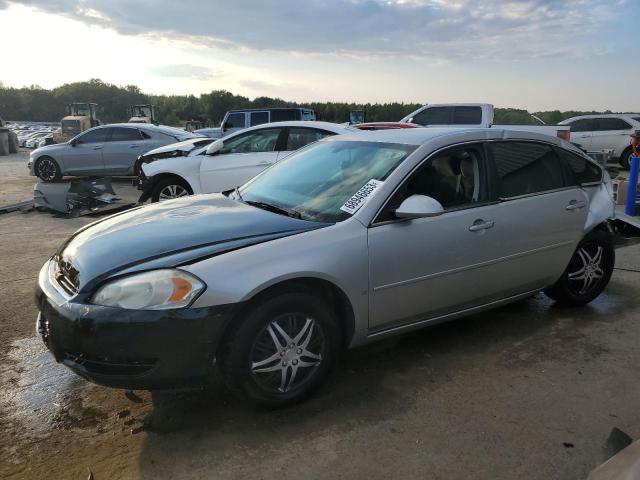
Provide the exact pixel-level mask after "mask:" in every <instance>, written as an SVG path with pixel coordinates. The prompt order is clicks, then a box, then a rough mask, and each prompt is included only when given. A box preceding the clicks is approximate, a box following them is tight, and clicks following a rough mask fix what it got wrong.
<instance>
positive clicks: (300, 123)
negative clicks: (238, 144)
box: [222, 120, 359, 140]
mask: <svg viewBox="0 0 640 480" xmlns="http://www.w3.org/2000/svg"><path fill="white" fill-rule="evenodd" d="M274 127H303V128H320V129H323V130H328V131H330V132H333V133H338V134H348V133H355V132H358V131H359V130H357V129H355V128H352V127H349V126H346V125H340V124H339V123H331V122H320V121H313V120H309V121H305V120H291V121H286V122H271V123H263V124H261V125H256V126H254V127H249V128H245V129H243V130H239V131H237V132H233V133H232V134H229V135H227V136H226V137H223V138H222V140H225V139H228V138H231V137H235V136H237V135H240V134H242V133H245V132H250V131H252V130H260V129H263V128H274Z"/></svg>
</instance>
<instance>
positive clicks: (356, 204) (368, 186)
mask: <svg viewBox="0 0 640 480" xmlns="http://www.w3.org/2000/svg"><path fill="white" fill-rule="evenodd" d="M383 183H384V182H381V181H380V180H369V181H368V182H367V183H365V184H364V186H363V187H362V188H360V190H358V191H357V192H356V193H355V194H354V195H353V196H352V197H351V198H350V199H349V200H347V201H346V202H345V203H344V205H342V206H341V207H340V210H342V211H343V212H347V213H350V214H351V215H353V214H354V213H355V212H356V211H358V209H359V208H360V207H361V206H362V205H364V204H365V203H366V202H367V199H368V198H369V197H370V196H371V195H372V194H373V192H375V191H376V190H377V189H378V188H379V187H380V186H381V185H382V184H383Z"/></svg>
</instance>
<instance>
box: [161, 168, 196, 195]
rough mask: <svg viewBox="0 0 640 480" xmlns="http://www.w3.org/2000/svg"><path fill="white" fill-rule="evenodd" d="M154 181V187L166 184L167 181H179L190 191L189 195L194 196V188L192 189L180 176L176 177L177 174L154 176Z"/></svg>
mask: <svg viewBox="0 0 640 480" xmlns="http://www.w3.org/2000/svg"><path fill="white" fill-rule="evenodd" d="M153 179H154V185H158V184H159V183H160V182H164V181H165V180H173V181H179V182H180V183H182V184H184V186H185V187H187V189H188V190H189V193H190V194H192V195H193V188H191V185H190V184H189V182H187V181H186V180H185V179H184V178H182V177H181V176H180V175H176V174H175V173H159V174H157V175H154V176H153Z"/></svg>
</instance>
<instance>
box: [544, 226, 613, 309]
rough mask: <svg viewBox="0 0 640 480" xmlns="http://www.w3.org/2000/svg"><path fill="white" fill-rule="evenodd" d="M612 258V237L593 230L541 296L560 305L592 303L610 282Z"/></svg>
mask: <svg viewBox="0 0 640 480" xmlns="http://www.w3.org/2000/svg"><path fill="white" fill-rule="evenodd" d="M615 255H616V253H615V248H614V246H613V236H612V235H611V234H610V233H609V232H605V231H603V230H594V231H593V232H591V233H589V234H588V235H587V236H586V237H585V238H584V239H583V240H582V241H581V242H580V243H579V244H578V247H577V248H576V251H575V253H574V254H573V256H572V257H571V261H570V262H569V265H568V266H567V268H566V270H565V271H564V273H563V274H562V277H560V279H559V280H558V281H557V282H556V283H555V284H554V285H553V286H551V287H549V288H547V289H546V290H544V293H545V294H546V295H547V296H548V297H550V298H551V299H553V300H555V301H556V302H558V303H560V304H563V305H575V306H577V305H585V304H587V303H589V302H591V301H592V300H593V299H595V298H596V297H597V296H598V295H600V294H601V293H602V291H603V290H604V289H605V287H606V286H607V284H608V283H609V279H610V278H611V274H612V273H613V267H614V264H615Z"/></svg>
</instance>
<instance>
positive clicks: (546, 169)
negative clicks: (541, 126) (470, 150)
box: [488, 142, 565, 199]
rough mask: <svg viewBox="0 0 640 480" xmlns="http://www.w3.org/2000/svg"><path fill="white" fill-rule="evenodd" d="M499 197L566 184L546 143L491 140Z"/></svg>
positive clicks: (524, 193) (558, 162) (557, 163)
mask: <svg viewBox="0 0 640 480" xmlns="http://www.w3.org/2000/svg"><path fill="white" fill-rule="evenodd" d="M488 146H489V151H490V152H491V157H492V160H493V164H494V168H495V172H494V174H495V175H494V176H495V183H496V187H497V188H496V189H497V196H498V198H499V199H507V198H512V197H519V196H522V195H531V194H536V193H542V192H546V191H549V190H556V189H558V188H563V187H564V186H565V182H564V177H563V168H562V164H561V162H560V159H559V158H558V155H557V154H556V152H555V150H554V149H553V148H552V147H551V146H549V145H545V144H540V143H527V142H490V143H488Z"/></svg>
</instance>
